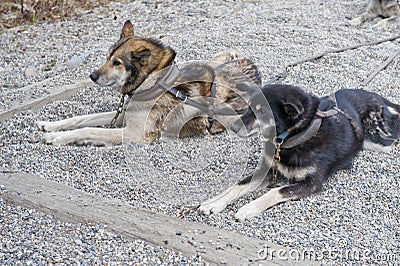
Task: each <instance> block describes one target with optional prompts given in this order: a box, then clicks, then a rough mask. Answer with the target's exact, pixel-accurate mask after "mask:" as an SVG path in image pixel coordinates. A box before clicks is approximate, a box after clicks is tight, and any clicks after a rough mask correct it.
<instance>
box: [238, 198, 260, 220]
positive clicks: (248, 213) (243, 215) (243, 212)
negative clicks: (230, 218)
mask: <svg viewBox="0 0 400 266" xmlns="http://www.w3.org/2000/svg"><path fill="white" fill-rule="evenodd" d="M263 210H264V209H260V208H259V207H258V206H257V204H255V202H254V201H253V202H250V203H248V204H246V205H244V206H243V207H241V208H240V209H239V210H238V211H237V213H236V214H235V219H236V220H238V221H241V222H243V221H244V220H246V219H250V218H253V217H255V216H257V215H259V214H260V213H262V212H263Z"/></svg>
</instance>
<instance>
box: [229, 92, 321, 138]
mask: <svg viewBox="0 0 400 266" xmlns="http://www.w3.org/2000/svg"><path fill="white" fill-rule="evenodd" d="M237 88H238V89H239V90H241V91H247V92H249V93H250V95H251V96H250V108H249V109H248V110H247V112H246V113H245V114H244V115H243V116H242V117H241V118H240V119H238V120H237V121H236V122H235V123H233V125H232V126H231V130H232V131H234V132H235V133H236V134H238V135H239V136H241V137H249V136H252V135H254V134H255V133H258V132H259V133H261V134H262V135H264V136H271V129H272V128H273V127H274V126H275V127H276V132H275V133H276V134H281V133H282V132H284V131H285V130H286V129H288V128H291V127H293V126H294V125H296V124H298V123H299V122H301V121H304V122H306V120H309V119H311V118H312V117H313V116H314V114H315V110H314V109H316V106H317V105H318V104H315V103H314V101H313V98H312V96H311V95H309V94H307V93H305V92H304V91H302V90H301V89H300V88H298V87H295V86H291V85H277V84H276V85H268V86H264V87H263V88H262V89H261V90H260V89H259V88H257V87H249V86H248V85H245V84H238V85H237ZM268 114H271V115H268ZM272 116H273V117H272Z"/></svg>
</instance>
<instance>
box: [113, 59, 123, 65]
mask: <svg viewBox="0 0 400 266" xmlns="http://www.w3.org/2000/svg"><path fill="white" fill-rule="evenodd" d="M120 64H121V62H120V61H117V60H113V61H112V65H113V66H119V65H120Z"/></svg>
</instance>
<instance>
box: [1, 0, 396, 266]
mask: <svg viewBox="0 0 400 266" xmlns="http://www.w3.org/2000/svg"><path fill="white" fill-rule="evenodd" d="M364 2H365V1H362V0H357V1H350V0H348V1H344V0H342V1H317V0H310V1H281V2H279V1H278V2H277V1H264V2H261V1H224V2H220V1H207V2H197V1H193V2H175V1H163V2H153V1H135V2H133V3H121V2H115V3H111V4H110V5H109V6H107V7H102V8H98V9H95V10H92V11H91V12H83V13H81V14H79V16H78V17H77V18H75V19H73V20H69V21H63V22H58V23H53V24H43V25H38V26H28V27H26V29H25V28H15V29H10V30H8V31H5V32H3V33H1V40H0V46H1V52H0V84H1V95H0V97H1V98H0V111H2V110H7V109H8V108H10V107H12V106H15V105H18V104H20V103H21V102H24V101H25V100H27V99H31V98H38V97H42V96H43V95H46V94H48V93H50V92H51V91H52V89H54V88H56V87H58V86H60V85H64V84H70V83H73V82H74V81H76V80H77V79H81V78H86V77H87V76H88V74H89V73H90V72H91V70H92V69H94V68H95V67H96V66H99V65H100V64H101V63H102V62H104V59H105V53H106V50H107V48H108V47H109V46H110V45H111V44H112V43H113V42H114V41H116V39H117V37H118V36H119V31H120V28H121V26H122V24H123V22H124V21H125V20H126V19H131V20H132V22H133V23H134V25H135V27H136V28H135V32H136V33H137V34H138V35H141V36H153V37H157V38H162V41H163V42H165V43H167V44H170V45H171V46H172V47H173V48H175V50H176V51H177V52H178V56H177V60H176V61H177V62H178V63H180V62H181V63H182V62H185V61H187V60H195V59H196V60H206V59H209V58H210V57H211V56H212V55H213V54H214V53H216V52H220V51H224V50H232V49H234V50H238V51H241V52H242V53H244V54H245V55H247V56H248V57H250V58H252V59H253V60H254V61H255V62H256V63H257V65H258V66H259V68H260V70H261V72H262V74H263V80H264V81H265V80H267V79H269V78H270V77H272V75H273V74H274V73H277V72H281V71H283V70H284V69H285V65H287V64H288V63H290V62H294V61H297V60H299V59H302V58H304V57H307V56H310V55H312V54H316V53H319V52H323V51H326V50H328V49H332V48H339V47H344V46H347V45H353V44H357V43H361V42H367V41H373V40H378V39H382V38H386V37H389V36H392V35H394V34H397V33H398V30H399V27H398V26H392V27H390V28H388V29H386V30H380V29H374V28H372V27H371V25H372V24H371V23H367V24H365V25H363V26H360V27H353V26H349V25H348V23H347V19H346V17H354V16H356V15H357V14H359V13H361V12H362V11H363V8H364V7H365V3H364ZM89 44H90V45H89ZM399 46H400V45H399V41H398V40H397V41H393V42H386V43H383V44H380V45H376V46H369V47H363V48H360V49H356V50H351V51H346V52H343V53H339V54H330V55H328V56H325V57H324V58H322V59H320V60H316V61H313V62H307V63H304V64H301V65H298V66H296V67H294V68H293V69H291V71H290V75H289V77H288V78H287V79H286V81H285V82H287V83H292V84H297V85H299V86H301V87H302V88H304V89H305V90H307V91H312V92H314V93H315V94H318V95H325V94H329V93H331V92H333V91H335V90H337V89H340V88H363V87H362V86H361V83H362V81H363V80H364V79H365V78H366V77H367V76H368V75H369V74H370V73H371V72H372V71H373V70H374V69H375V68H376V67H377V66H378V65H379V64H380V63H381V62H382V61H384V60H385V59H386V58H387V57H388V56H389V55H390V54H391V53H392V52H393V51H394V50H395V49H398V48H399ZM399 67H400V60H399V58H397V60H395V61H394V62H393V63H392V64H391V65H389V66H388V67H387V68H386V69H385V70H384V71H382V72H380V73H379V75H378V76H377V77H375V79H374V80H373V81H372V82H371V83H370V84H369V85H368V86H367V87H365V88H364V89H368V90H370V91H375V92H378V93H380V94H382V95H383V96H385V97H387V98H388V99H390V100H392V101H394V102H397V103H399V102H400V101H399V99H398V98H399V97H398V95H399V93H400V87H399V84H400V73H399ZM38 82H39V83H38ZM117 103H118V94H117V93H114V92H112V91H110V90H109V89H107V88H99V87H97V86H95V85H93V86H89V87H87V88H85V89H82V90H79V91H78V92H77V93H76V94H75V95H74V96H73V97H72V98H71V99H70V100H67V101H57V102H54V103H52V104H49V105H46V106H45V107H43V108H41V109H39V110H35V111H26V112H23V113H21V114H18V115H15V116H14V117H13V118H12V119H9V120H6V121H4V122H2V123H1V133H0V134H1V140H2V141H1V143H0V147H1V151H2V152H1V154H0V167H1V168H2V169H3V170H4V171H9V170H17V171H25V172H29V173H32V174H35V175H40V176H42V177H44V178H47V179H51V180H56V181H58V182H62V183H65V184H68V185H71V186H73V187H75V188H78V189H82V190H84V191H87V192H90V193H96V194H98V195H102V196H104V197H111V198H119V199H121V200H123V201H127V202H129V203H130V204H132V205H134V206H139V207H143V208H147V209H151V210H155V211H158V212H163V213H167V214H169V215H173V216H176V215H177V214H178V213H179V211H181V210H182V209H183V208H186V207H190V206H194V205H196V204H198V203H199V202H201V201H203V200H205V199H207V198H209V197H211V196H213V195H215V194H217V193H218V192H220V191H221V190H222V189H223V188H224V187H226V186H228V185H229V184H231V183H234V182H235V181H237V180H238V179H239V178H240V176H241V174H242V173H243V172H246V171H249V170H250V169H251V168H252V166H253V165H254V164H255V163H256V161H257V158H258V155H259V153H260V152H259V142H258V139H257V138H253V139H250V140H240V139H238V138H236V137H235V136H233V135H232V134H229V133H224V134H220V135H217V136H207V137H204V138H189V139H185V140H159V141H156V142H155V143H153V144H151V145H140V144H134V143H129V144H124V145H122V146H118V147H77V146H66V147H54V146H49V145H44V144H43V143H42V142H41V135H42V134H41V133H40V132H38V131H37V130H36V128H35V125H34V121H36V120H39V119H40V120H59V119H63V118H66V117H70V116H72V115H79V114H86V113H93V112H98V111H105V110H110V109H115V108H116V105H117ZM205 147H206V148H205ZM204 154H205V155H206V158H207V159H202V158H203V157H202V156H203V155H204ZM399 155H400V151H399V149H398V148H396V149H394V150H393V151H391V152H390V153H388V154H382V153H377V152H370V151H364V152H361V154H360V156H358V157H357V159H356V160H355V161H354V164H353V167H352V168H351V169H350V170H346V171H341V172H339V173H337V174H336V175H335V176H333V177H332V178H331V179H330V181H329V182H327V184H326V185H325V191H324V192H323V193H321V194H319V195H316V196H313V197H310V198H307V199H303V200H299V201H294V202H288V203H285V204H281V205H279V206H276V207H274V208H272V209H271V210H268V211H266V212H264V213H263V214H262V215H260V216H259V217H256V218H253V219H251V220H249V221H245V222H236V221H234V213H235V212H236V211H237V209H238V208H239V207H240V206H243V205H244V204H245V203H247V202H248V201H249V200H251V199H254V198H256V197H257V196H259V195H261V192H260V193H255V194H253V195H250V196H248V197H244V198H243V199H241V200H239V201H238V202H237V203H236V204H234V205H232V206H229V207H228V208H227V210H225V211H224V212H223V213H221V214H213V215H211V216H209V217H207V216H203V215H200V214H199V213H197V212H193V213H190V214H189V215H188V216H187V217H186V219H189V220H192V221H196V222H199V223H205V224H209V225H212V226H216V227H219V228H225V229H228V230H234V231H238V232H240V233H242V234H245V235H247V236H251V237H258V238H261V239H265V240H268V241H272V242H274V243H277V244H280V245H284V246H287V247H290V248H293V249H296V250H298V251H300V252H302V251H309V250H311V249H314V250H316V251H318V252H322V251H324V250H328V251H332V253H333V254H331V255H332V256H325V257H324V258H323V260H322V261H321V262H322V263H323V264H326V265H337V264H340V265H343V264H356V265H360V264H363V265H365V264H389V265H396V264H399V263H400V230H399V228H400V224H399V221H400V214H399V212H398V206H399V204H400V197H399V193H398V188H399V187H400V184H399V183H400V181H399V178H398V177H399V172H400V156H399ZM176 157H179V161H178V160H177V159H176ZM178 163H179V164H178ZM182 165H183V167H182ZM0 213H1V216H0V221H1V223H0V226H1V227H0V231H1V235H0V237H1V240H2V241H1V243H2V245H1V246H0V264H3V263H6V264H13V263H17V262H22V263H24V264H25V263H28V262H29V261H31V262H32V263H34V264H36V262H38V263H39V262H40V261H44V262H46V263H51V262H53V263H55V262H57V261H56V259H60V260H61V261H64V262H65V263H74V264H79V263H85V264H92V263H102V262H103V261H104V262H105V263H110V262H111V263H112V262H123V261H125V262H127V261H130V262H132V263H133V264H135V263H139V264H143V263H146V262H147V263H148V264H174V263H178V262H180V263H182V264H190V263H197V262H198V260H197V259H196V258H185V257H183V256H181V255H179V254H176V253H174V252H172V251H168V250H166V249H163V248H160V247H152V246H150V245H147V244H145V243H143V242H141V241H134V242H132V241H127V240H125V239H123V238H121V237H118V236H116V235H113V234H109V233H107V229H106V228H104V227H103V226H101V225H75V224H68V223H61V222H57V221H55V220H54V219H53V218H52V217H49V216H46V215H43V214H41V213H37V212H35V211H32V210H27V209H24V208H21V207H17V206H11V205H8V204H6V203H4V202H3V201H0ZM15 228H17V229H18V230H16V229H15ZM11 233H12V235H11ZM11 236H12V237H11ZM41 239H45V240H46V241H45V242H44V241H41ZM64 247H67V248H65V249H64ZM60 249H63V252H64V253H62V254H61V253H60ZM335 251H336V253H335ZM349 251H352V252H353V253H351V254H361V256H360V257H359V258H358V257H357V256H349V255H348V254H349ZM346 252H347V253H346ZM55 254H58V255H59V257H55ZM335 254H336V256H335ZM346 254H347V255H346ZM363 254H364V256H363ZM65 258H74V259H76V260H75V261H68V262H67V261H65ZM154 259H156V261H153V260H154ZM53 260H54V261H53ZM146 260H147V261H146ZM385 260H386V261H385ZM388 260H389V261H388Z"/></svg>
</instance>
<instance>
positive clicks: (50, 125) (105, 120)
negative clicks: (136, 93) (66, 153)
mask: <svg viewBox="0 0 400 266" xmlns="http://www.w3.org/2000/svg"><path fill="white" fill-rule="evenodd" d="M124 115H125V114H124V112H123V113H122V114H121V115H120V116H119V117H118V120H117V122H116V125H117V126H121V125H122V123H123V117H124ZM114 116H115V112H114V111H113V112H105V113H99V114H90V115H80V116H74V117H71V118H67V119H63V120H60V121H54V122H50V121H37V122H36V125H37V126H38V128H39V129H40V130H42V131H45V132H54V131H62V130H71V129H77V128H83V127H98V126H104V125H107V124H110V123H111V120H112V119H113V118H114Z"/></svg>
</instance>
